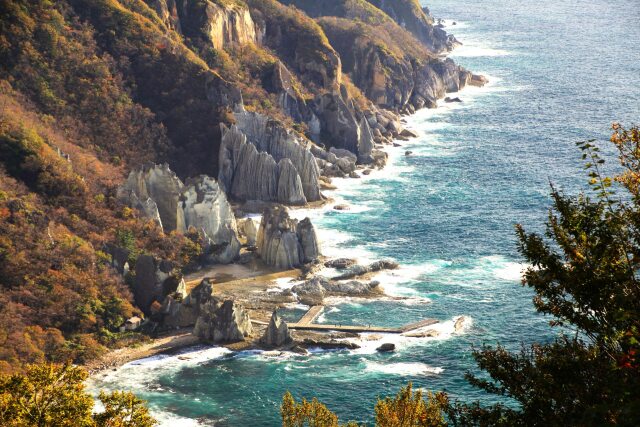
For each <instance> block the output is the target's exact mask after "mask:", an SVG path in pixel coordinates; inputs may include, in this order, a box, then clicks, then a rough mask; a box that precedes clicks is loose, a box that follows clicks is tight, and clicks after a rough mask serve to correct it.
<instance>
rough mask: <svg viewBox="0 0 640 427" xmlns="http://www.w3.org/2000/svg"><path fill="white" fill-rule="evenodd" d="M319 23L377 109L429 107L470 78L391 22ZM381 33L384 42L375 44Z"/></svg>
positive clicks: (323, 20) (332, 20)
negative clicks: (386, 23)
mask: <svg viewBox="0 0 640 427" xmlns="http://www.w3.org/2000/svg"><path fill="white" fill-rule="evenodd" d="M318 22H319V23H320V25H321V26H322V28H323V29H324V31H325V33H326V34H327V37H328V38H329V41H330V42H331V44H332V46H333V47H334V48H335V49H336V50H337V51H338V52H339V53H340V56H341V57H342V58H343V62H342V67H343V71H344V72H345V73H348V74H349V75H350V76H351V78H352V80H353V82H354V84H355V85H356V86H358V88H360V89H361V90H362V92H363V93H364V94H365V95H366V96H367V97H368V98H369V99H371V100H372V101H373V102H374V103H376V105H378V106H380V107H383V108H388V109H392V110H395V111H404V112H409V113H410V112H412V111H414V110H416V109H419V108H424V107H428V108H432V107H435V106H436V103H437V100H438V99H440V98H442V97H444V95H445V94H446V93H449V92H457V91H458V90H460V89H462V88H463V87H464V86H465V85H466V84H467V83H469V82H470V81H471V79H472V75H471V73H469V72H468V71H466V70H464V69H463V68H462V67H460V66H458V65H456V64H455V63H454V62H453V61H452V60H450V59H446V60H442V59H441V58H438V57H434V56H433V54H432V53H430V52H429V51H428V49H426V48H425V47H424V46H422V45H420V44H419V43H417V42H416V41H415V40H414V39H412V37H411V36H410V35H409V34H407V32H406V30H405V29H404V28H401V27H399V26H397V25H395V24H392V25H391V26H389V25H387V26H385V27H384V28H382V29H378V28H377V27H373V26H370V25H368V24H364V23H357V24H356V23H355V22H352V21H347V20H345V19H340V18H321V19H319V20H318ZM380 32H383V33H385V37H384V40H385V41H386V42H387V43H388V44H386V45H383V44H381V43H380V41H379V33H380ZM477 81H478V83H480V80H477ZM369 124H370V125H372V124H371V123H369Z"/></svg>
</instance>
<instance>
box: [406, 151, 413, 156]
mask: <svg viewBox="0 0 640 427" xmlns="http://www.w3.org/2000/svg"><path fill="white" fill-rule="evenodd" d="M412 154H413V151H405V152H404V155H405V156H410V155H412Z"/></svg>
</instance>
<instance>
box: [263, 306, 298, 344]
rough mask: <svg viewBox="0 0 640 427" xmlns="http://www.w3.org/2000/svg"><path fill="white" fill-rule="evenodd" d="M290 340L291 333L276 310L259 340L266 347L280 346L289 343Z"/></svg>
mask: <svg viewBox="0 0 640 427" xmlns="http://www.w3.org/2000/svg"><path fill="white" fill-rule="evenodd" d="M291 341H293V340H292V338H291V333H290V332H289V328H288V327H287V323H286V322H285V321H284V320H282V319H281V318H280V316H278V313H277V312H275V311H274V312H273V314H272V315H271V321H269V326H267V330H266V331H265V332H264V335H263V336H262V338H261V340H260V342H261V343H262V345H265V346H267V347H280V346H282V345H284V344H288V343H290V342H291Z"/></svg>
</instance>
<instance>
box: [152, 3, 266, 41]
mask: <svg viewBox="0 0 640 427" xmlns="http://www.w3.org/2000/svg"><path fill="white" fill-rule="evenodd" d="M146 1H147V3H148V4H149V6H150V7H151V8H153V9H154V10H155V11H156V13H157V14H158V17H159V18H160V19H161V20H162V22H163V23H164V24H165V25H166V26H167V27H168V28H170V29H173V30H176V31H178V32H180V33H183V34H184V35H185V36H187V37H190V38H199V39H201V40H202V41H203V42H206V43H210V44H212V45H213V46H214V47H215V48H216V49H224V48H230V47H237V46H242V45H245V44H249V43H259V42H260V39H261V30H260V28H257V27H256V24H255V22H254V21H253V19H252V17H251V13H250V12H249V9H248V8H247V7H246V5H244V4H243V3H241V2H234V1H215V0H206V1H202V2H195V1H185V0H146Z"/></svg>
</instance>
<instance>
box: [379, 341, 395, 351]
mask: <svg viewBox="0 0 640 427" xmlns="http://www.w3.org/2000/svg"><path fill="white" fill-rule="evenodd" d="M395 349H396V345H395V344H393V343H384V344H382V345H381V346H380V347H378V348H376V351H378V352H380V353H388V352H391V351H395Z"/></svg>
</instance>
